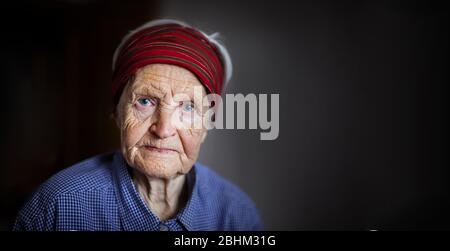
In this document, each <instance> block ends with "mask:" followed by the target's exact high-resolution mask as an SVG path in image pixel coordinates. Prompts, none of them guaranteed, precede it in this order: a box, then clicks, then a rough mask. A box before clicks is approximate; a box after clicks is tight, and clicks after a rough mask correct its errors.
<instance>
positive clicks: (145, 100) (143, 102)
mask: <svg viewBox="0 0 450 251" xmlns="http://www.w3.org/2000/svg"><path fill="white" fill-rule="evenodd" d="M138 102H139V104H140V105H142V106H149V105H151V104H152V101H150V99H148V98H140V99H138Z"/></svg>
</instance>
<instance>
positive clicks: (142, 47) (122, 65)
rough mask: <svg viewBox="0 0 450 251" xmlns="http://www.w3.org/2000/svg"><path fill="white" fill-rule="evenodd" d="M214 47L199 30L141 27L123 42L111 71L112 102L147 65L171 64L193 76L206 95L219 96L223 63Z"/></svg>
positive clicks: (116, 101) (173, 27)
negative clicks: (131, 78) (139, 70)
mask: <svg viewBox="0 0 450 251" xmlns="http://www.w3.org/2000/svg"><path fill="white" fill-rule="evenodd" d="M220 55H221V54H220V51H219V48H217V46H216V45H215V44H213V43H211V42H209V39H208V38H207V37H205V35H203V34H202V33H201V32H200V31H198V30H195V29H193V28H191V27H187V26H183V25H180V24H177V23H168V24H160V25H155V26H151V27H148V28H143V29H142V30H139V31H138V32H136V33H134V34H133V35H131V36H130V37H129V38H128V39H126V41H124V42H123V44H122V46H121V47H120V48H119V51H118V53H117V58H116V60H115V65H114V72H113V89H112V90H113V101H114V105H117V103H118V102H119V99H120V96H121V93H122V91H123V89H124V87H125V85H126V84H127V82H128V80H129V79H130V77H131V76H133V75H134V74H135V73H136V71H137V70H138V69H139V68H141V67H144V66H146V65H149V64H156V63H160V64H172V65H177V66H180V67H183V68H185V69H187V70H189V71H191V72H192V73H194V74H195V75H196V76H197V78H198V79H199V80H200V82H201V83H202V84H203V85H204V86H205V87H206V89H207V91H208V92H209V93H215V94H219V95H220V94H221V92H222V88H223V85H224V79H225V77H224V63H223V61H222V60H223V59H221V57H220Z"/></svg>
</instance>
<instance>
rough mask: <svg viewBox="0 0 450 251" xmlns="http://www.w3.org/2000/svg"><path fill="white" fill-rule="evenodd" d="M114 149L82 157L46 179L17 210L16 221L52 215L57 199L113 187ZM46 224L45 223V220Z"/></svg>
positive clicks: (27, 221)
mask: <svg viewBox="0 0 450 251" xmlns="http://www.w3.org/2000/svg"><path fill="white" fill-rule="evenodd" d="M113 157H114V153H106V154H101V155H97V156H94V157H91V158H89V159H86V160H83V161H81V162H79V163H77V164H75V165H73V166H70V167H68V168H66V169H64V170H62V171H60V172H58V173H56V174H55V175H53V176H52V177H51V178H49V179H48V180H47V181H45V182H44V183H43V184H42V185H41V186H39V188H38V189H37V190H36V191H35V192H34V194H33V195H32V197H31V198H30V199H29V200H28V202H27V203H26V204H25V205H24V206H23V208H22V209H21V211H20V212H19V215H18V218H17V221H16V226H14V228H18V226H17V224H20V223H22V225H24V224H25V225H26V224H31V222H33V221H35V220H38V219H37V218H39V216H40V217H41V218H42V217H44V218H45V219H49V220H51V219H52V215H54V213H55V212H54V211H55V210H56V209H55V208H56V205H55V204H56V203H57V201H58V199H61V198H63V197H64V198H67V197H69V196H70V198H71V199H73V200H75V201H76V200H77V198H76V197H77V196H83V195H85V194H88V193H90V192H93V191H96V192H101V191H105V190H109V189H110V188H112V174H111V169H112V163H113ZM44 225H45V224H44Z"/></svg>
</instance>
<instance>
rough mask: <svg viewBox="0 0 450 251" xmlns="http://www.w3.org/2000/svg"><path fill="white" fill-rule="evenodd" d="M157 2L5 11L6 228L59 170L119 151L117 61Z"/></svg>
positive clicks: (31, 5) (53, 4)
mask: <svg viewBox="0 0 450 251" xmlns="http://www.w3.org/2000/svg"><path fill="white" fill-rule="evenodd" d="M157 7H158V6H157V3H155V1H50V0H48V1H14V2H12V3H9V4H6V5H3V6H2V10H1V11H2V15H1V21H2V24H3V25H2V39H1V40H2V42H1V45H2V46H1V51H2V52H1V55H2V60H1V66H0V70H1V86H2V91H1V97H2V99H1V100H2V104H1V111H2V136H3V137H2V143H3V144H2V151H1V169H0V172H1V184H0V186H1V194H0V196H1V197H0V201H1V202H0V203H1V209H0V210H1V211H0V221H1V222H0V227H1V228H2V229H6V228H8V225H9V224H10V223H11V222H12V220H13V218H14V216H15V214H16V213H17V209H18V208H19V207H20V205H21V204H22V203H23V202H24V199H25V198H26V197H27V196H29V195H30V193H31V192H32V191H33V190H34V189H36V187H37V186H38V185H39V184H40V183H42V182H43V181H44V180H46V179H48V178H49V177H50V176H51V175H52V174H54V173H56V172H57V171H59V170H61V169H63V168H65V167H67V166H70V165H72V164H74V163H76V162H78V161H80V160H82V159H85V158H88V157H90V156H92V155H95V154H99V153H102V152H106V151H111V150H113V149H115V148H117V147H118V144H119V141H118V139H119V134H118V131H117V130H116V127H115V124H114V122H113V121H112V120H111V118H110V113H111V98H110V82H111V81H110V80H111V60H112V54H113V52H114V49H115V48H116V46H117V45H118V43H119V42H120V40H121V38H122V36H124V34H126V33H127V32H128V31H129V30H131V29H132V28H134V27H136V26H138V25H140V24H142V23H144V22H146V21H148V20H150V19H152V18H153V15H154V13H155V12H156V11H157Z"/></svg>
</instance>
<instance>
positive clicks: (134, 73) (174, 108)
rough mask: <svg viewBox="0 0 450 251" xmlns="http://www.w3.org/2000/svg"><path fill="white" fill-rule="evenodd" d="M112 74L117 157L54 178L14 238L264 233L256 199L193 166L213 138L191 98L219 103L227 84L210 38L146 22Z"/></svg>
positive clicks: (177, 25) (172, 24) (121, 51)
mask: <svg viewBox="0 0 450 251" xmlns="http://www.w3.org/2000/svg"><path fill="white" fill-rule="evenodd" d="M113 70H114V72H113V100H114V106H115V113H114V115H115V119H116V122H117V125H118V127H119V129H120V135H121V150H120V151H117V152H114V153H108V154H103V155H99V156H95V157H92V158H90V159H87V160H84V161H82V162H80V163H78V164H76V165H74V166H72V167H69V168H67V169H65V170H63V171H61V172H59V173H58V174H56V175H54V176H53V177H51V178H50V179H49V180H48V181H46V182H45V183H44V184H43V185H41V186H40V187H39V189H38V190H37V191H36V193H35V194H34V195H33V196H32V198H31V199H30V200H29V201H28V202H27V203H26V205H25V206H24V207H23V208H22V210H21V211H20V212H19V214H18V217H17V220H16V223H15V225H14V230H62V231H70V230H82V231H83V230H106V231H109V230H132V231H135V230H138V231H140V230H157V231H159V230H162V231H167V230H170V231H176V230H261V228H262V225H261V221H260V218H259V215H258V212H257V209H256V207H255V205H254V203H253V202H252V201H251V199H250V198H249V197H248V196H247V195H246V194H245V193H244V192H242V191H241V190H240V189H239V188H238V187H237V186H235V185H233V184H232V183H230V182H229V181H227V180H225V179H224V178H222V177H220V176H219V175H218V174H216V173H215V172H213V171H212V170H210V169H209V168H208V167H206V166H203V165H201V164H199V163H197V162H196V160H197V158H198V154H199V152H200V148H201V145H202V143H203V141H204V139H205V137H206V133H207V131H206V129H205V127H204V126H202V123H200V126H198V125H199V121H200V122H201V121H202V117H203V116H204V113H203V112H202V110H203V109H201V108H202V107H203V103H202V102H201V103H198V101H195V99H194V97H193V95H194V94H195V90H200V92H201V95H202V96H203V97H204V96H205V95H207V94H218V95H220V93H221V91H222V89H223V86H224V84H225V83H226V82H227V81H228V80H229V79H230V77H231V61H230V58H229V55H228V53H227V51H226V49H225V48H224V47H223V46H222V45H220V44H219V43H218V42H217V41H216V40H215V39H214V36H208V35H206V34H205V33H203V32H201V31H199V30H197V29H195V28H193V27H190V26H188V25H186V24H184V23H181V22H178V21H174V20H156V21H152V22H149V23H147V24H145V25H143V26H141V27H140V28H138V29H136V30H135V31H133V32H131V34H129V35H128V36H126V37H125V38H124V39H123V41H122V43H121V44H120V45H119V46H118V48H117V50H116V52H115V54H114V59H113ZM197 92H198V91H197ZM196 102H197V103H196ZM174 118H176V119H174ZM195 125H197V126H195Z"/></svg>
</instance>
